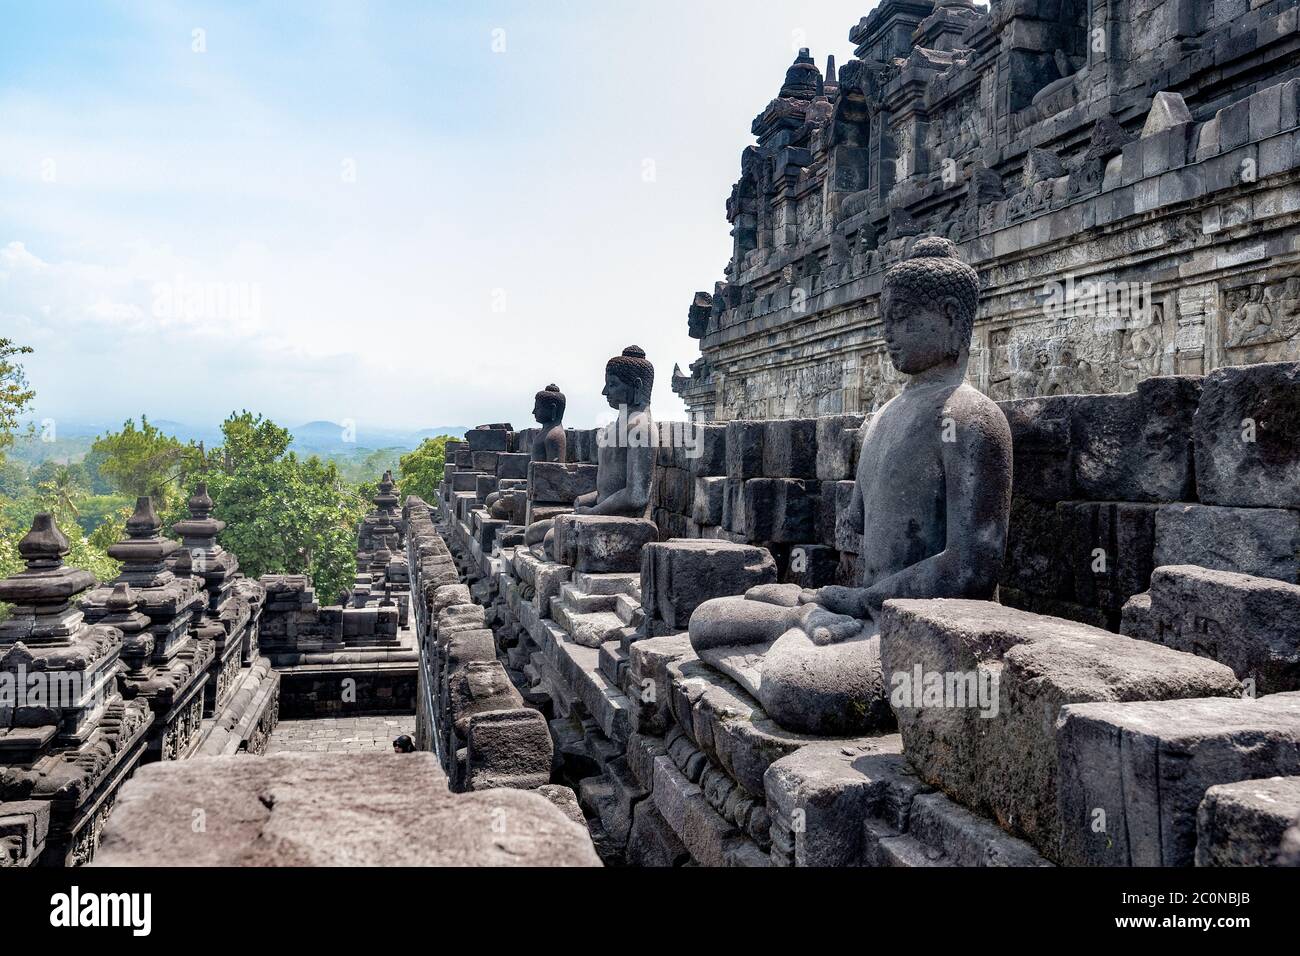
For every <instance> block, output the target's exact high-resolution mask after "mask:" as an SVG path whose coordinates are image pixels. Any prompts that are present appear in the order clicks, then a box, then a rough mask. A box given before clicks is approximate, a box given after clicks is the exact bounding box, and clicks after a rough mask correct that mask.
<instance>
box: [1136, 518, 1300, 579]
mask: <svg viewBox="0 0 1300 956" xmlns="http://www.w3.org/2000/svg"><path fill="white" fill-rule="evenodd" d="M1298 554H1300V511H1290V510H1286V509H1282V508H1226V507H1217V506H1214V505H1194V504H1175V505H1165V506H1164V507H1162V508H1160V510H1159V511H1157V512H1156V539H1155V565H1156V567H1163V566H1165V565H1169V564H1195V565H1199V566H1201V567H1203V568H1211V569H1213V570H1216V571H1235V572H1237V573H1239V574H1253V575H1256V576H1258V577H1263V578H1276V579H1277V580H1279V581H1286V582H1288V583H1290V584H1297V583H1300V558H1297V555H1298Z"/></svg>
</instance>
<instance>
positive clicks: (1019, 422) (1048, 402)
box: [998, 395, 1075, 502]
mask: <svg viewBox="0 0 1300 956" xmlns="http://www.w3.org/2000/svg"><path fill="white" fill-rule="evenodd" d="M1073 401H1074V396H1069V395H1061V396H1052V397H1048V398H1025V399H1018V400H1015V401H1009V402H999V403H998V406H999V407H1000V408H1001V409H1002V411H1003V413H1005V414H1006V416H1007V424H1009V425H1010V426H1011V444H1012V474H1011V488H1012V494H1013V495H1014V496H1015V497H1018V498H1029V499H1032V500H1034V501H1043V502H1056V501H1065V500H1067V499H1069V498H1073V497H1075V489H1074V471H1073V469H1072V467H1071V447H1072V446H1071V431H1070V429H1071V421H1070V419H1071V413H1072V405H1073Z"/></svg>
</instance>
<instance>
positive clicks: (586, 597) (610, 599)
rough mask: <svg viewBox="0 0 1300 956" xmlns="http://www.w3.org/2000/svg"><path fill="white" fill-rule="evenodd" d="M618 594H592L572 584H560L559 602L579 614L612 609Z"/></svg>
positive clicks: (615, 604) (615, 605) (614, 606)
mask: <svg viewBox="0 0 1300 956" xmlns="http://www.w3.org/2000/svg"><path fill="white" fill-rule="evenodd" d="M620 596H621V595H617V594H592V593H589V592H586V591H583V590H581V589H580V588H579V587H578V586H575V585H574V584H564V585H561V586H560V603H562V604H563V605H564V606H565V607H567V608H571V609H572V610H574V611H577V612H578V613H580V614H594V613H597V612H599V611H613V610H615V608H616V607H617V602H618V599H619V597H620Z"/></svg>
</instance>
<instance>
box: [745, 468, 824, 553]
mask: <svg viewBox="0 0 1300 956" xmlns="http://www.w3.org/2000/svg"><path fill="white" fill-rule="evenodd" d="M810 484H811V485H812V486H813V487H815V483H808V482H804V481H802V480H800V479H797V478H752V479H750V480H749V481H746V482H745V484H744V489H743V492H742V507H743V509H744V522H743V523H744V534H745V535H746V536H747V537H748V538H749V540H750V541H763V542H768V541H770V542H775V543H779V544H789V543H797V542H800V541H810V540H812V539H813V537H814V536H815V533H816V518H817V513H816V504H817V502H816V491H814V490H811V488H810Z"/></svg>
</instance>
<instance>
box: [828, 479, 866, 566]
mask: <svg viewBox="0 0 1300 956" xmlns="http://www.w3.org/2000/svg"><path fill="white" fill-rule="evenodd" d="M822 493H823V495H825V494H830V493H831V492H830V491H829V490H828V486H823V491H822ZM833 493H834V495H835V547H836V548H838V549H839V550H841V551H848V552H851V553H852V554H858V553H860V552H861V551H862V519H861V518H860V517H857V516H855V515H854V514H853V512H852V510H851V502H852V501H853V482H852V481H837V482H835V485H834V492H833Z"/></svg>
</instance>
